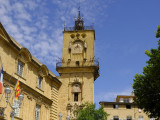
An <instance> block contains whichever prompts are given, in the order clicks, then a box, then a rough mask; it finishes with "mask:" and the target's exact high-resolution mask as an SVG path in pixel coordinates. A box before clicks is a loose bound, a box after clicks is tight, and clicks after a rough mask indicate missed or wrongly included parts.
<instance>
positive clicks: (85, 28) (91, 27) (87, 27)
mask: <svg viewBox="0 0 160 120" xmlns="http://www.w3.org/2000/svg"><path fill="white" fill-rule="evenodd" d="M74 30H75V27H64V31H74ZM83 30H94V26H93V25H91V26H84V29H83Z"/></svg>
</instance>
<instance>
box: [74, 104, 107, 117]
mask: <svg viewBox="0 0 160 120" xmlns="http://www.w3.org/2000/svg"><path fill="white" fill-rule="evenodd" d="M107 116H108V114H107V113H106V112H105V111H104V110H103V106H101V107H100V108H99V109H97V110H96V109H95V104H92V103H88V102H87V103H85V106H84V107H83V109H79V110H78V117H77V120H107Z"/></svg>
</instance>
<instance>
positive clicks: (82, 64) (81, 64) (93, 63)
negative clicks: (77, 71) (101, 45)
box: [56, 59, 99, 67]
mask: <svg viewBox="0 0 160 120" xmlns="http://www.w3.org/2000/svg"><path fill="white" fill-rule="evenodd" d="M76 62H77V61H71V60H68V61H66V62H65V61H63V60H59V61H57V63H56V67H87V66H97V67H99V61H98V59H95V60H90V61H78V62H79V64H77V63H76Z"/></svg>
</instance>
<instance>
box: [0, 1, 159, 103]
mask: <svg viewBox="0 0 160 120" xmlns="http://www.w3.org/2000/svg"><path fill="white" fill-rule="evenodd" d="M80 1H81V14H82V16H83V17H84V21H85V25H91V24H92V23H94V26H95V33H96V34H95V35H96V40H95V54H96V57H97V58H99V61H100V77H99V78H98V79H97V80H96V81H95V102H96V104H98V102H99V101H114V98H115V97H116V95H119V94H127V95H129V94H130V93H131V91H132V84H133V79H134V75H135V74H136V73H142V70H143V67H144V66H145V65H146V63H145V62H146V60H148V59H149V58H148V57H147V56H146V55H145V54H144V51H145V50H150V49H151V48H156V47H157V39H156V38H155V33H154V31H156V30H157V25H160V14H159V5H160V0H80ZM77 9H78V0H22V1H21V0H0V21H1V22H2V24H3V25H4V27H5V29H6V30H7V32H8V33H9V34H10V35H12V36H13V38H15V40H17V41H18V42H19V43H20V44H22V45H23V46H24V47H26V48H28V49H29V51H30V52H31V53H32V54H33V55H34V56H35V57H36V58H38V59H39V60H40V61H41V62H42V63H44V64H46V65H47V67H48V68H49V69H50V70H51V71H52V72H53V73H55V74H56V75H58V73H57V72H56V70H55V64H56V59H58V58H61V57H62V39H63V36H62V31H63V26H64V21H65V23H66V26H68V27H69V26H73V25H74V17H76V16H77V11H78V10H77Z"/></svg>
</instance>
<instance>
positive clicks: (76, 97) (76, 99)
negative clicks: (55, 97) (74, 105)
mask: <svg viewBox="0 0 160 120" xmlns="http://www.w3.org/2000/svg"><path fill="white" fill-rule="evenodd" d="M74 101H75V102H78V93H74Z"/></svg>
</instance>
